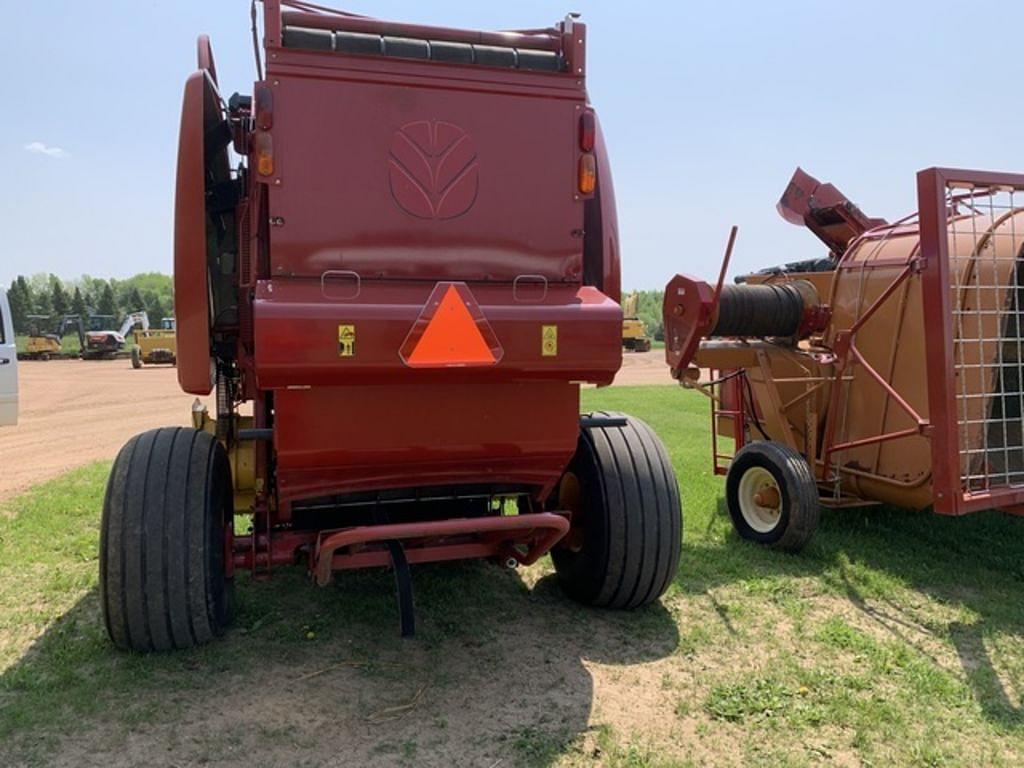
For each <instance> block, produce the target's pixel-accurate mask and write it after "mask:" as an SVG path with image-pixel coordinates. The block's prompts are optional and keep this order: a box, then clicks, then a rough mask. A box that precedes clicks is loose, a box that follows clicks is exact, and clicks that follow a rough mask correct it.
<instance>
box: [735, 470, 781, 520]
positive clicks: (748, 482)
mask: <svg viewBox="0 0 1024 768" xmlns="http://www.w3.org/2000/svg"><path fill="white" fill-rule="evenodd" d="M737 495H738V496H739V504H740V514H741V515H743V520H744V521H745V522H746V524H747V525H749V526H750V527H751V528H752V529H754V530H755V531H757V532H758V533H771V531H772V530H774V529H775V526H777V525H778V524H779V520H780V519H781V518H782V490H781V489H780V488H779V484H778V483H777V482H775V478H774V477H773V476H772V473H771V472H769V471H768V470H767V469H765V468H764V467H751V468H750V469H748V470H747V471H746V472H744V473H743V477H741V478H740V486H739V491H738V493H737ZM766 497H767V499H766ZM775 500H777V503H774V504H773V502H774V501H775Z"/></svg>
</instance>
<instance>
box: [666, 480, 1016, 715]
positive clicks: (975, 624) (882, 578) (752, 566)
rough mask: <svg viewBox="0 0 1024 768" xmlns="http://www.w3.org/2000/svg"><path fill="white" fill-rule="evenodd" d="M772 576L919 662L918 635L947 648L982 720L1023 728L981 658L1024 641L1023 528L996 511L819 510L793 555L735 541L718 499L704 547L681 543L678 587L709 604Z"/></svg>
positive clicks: (1002, 682)
mask: <svg viewBox="0 0 1024 768" xmlns="http://www.w3.org/2000/svg"><path fill="white" fill-rule="evenodd" d="M780 577H782V578H800V577H809V578H813V579H816V580H818V581H819V582H821V583H822V584H823V585H824V587H825V588H826V589H828V590H831V591H833V592H834V593H835V594H837V595H840V596H843V597H845V598H846V599H847V600H848V601H849V602H850V604H851V605H852V606H853V607H854V608H856V609H857V610H858V611H860V612H861V613H862V614H863V615H864V616H865V617H867V618H868V619H869V620H870V621H872V622H874V623H875V624H876V625H877V626H879V627H880V628H882V630H883V631H884V632H885V633H888V634H889V635H890V636H891V637H892V639H893V640H895V641H897V642H900V643H902V644H905V645H907V646H911V647H913V648H915V649H916V650H917V651H919V652H920V653H922V654H924V655H925V656H928V654H927V652H926V651H925V650H924V649H923V648H922V643H920V642H918V640H919V638H921V637H922V636H924V635H931V636H934V637H937V638H938V639H940V640H943V641H947V642H949V643H950V644H951V645H952V647H953V648H954V649H955V650H956V653H957V655H958V657H959V660H960V664H961V666H962V669H963V673H964V677H965V679H966V681H967V683H968V685H969V686H970V688H971V692H972V694H973V695H974V698H975V700H976V701H977V702H978V705H979V707H980V709H981V711H982V713H983V715H984V717H985V718H986V719H987V720H989V721H990V722H992V723H994V724H996V725H998V726H1001V727H1004V728H1011V729H1019V728H1021V727H1024V709H1022V707H1021V706H1020V705H1019V704H1014V703H1013V702H1014V700H1017V701H1020V700H1021V699H1022V698H1024V690H1018V689H1017V685H1018V681H1017V680H1015V679H1009V680H1007V679H1006V678H1007V677H1010V678H1013V677H1014V676H1012V675H1010V676H1007V675H1003V676H1002V678H1001V677H1000V675H999V674H998V673H997V671H996V667H997V665H996V663H995V661H994V660H993V658H992V656H991V653H990V651H989V650H988V649H989V648H991V647H993V644H994V642H995V641H996V640H997V639H998V638H999V637H1001V636H1005V635H1012V636H1020V635H1022V634H1024V602H1022V601H1021V599H1020V595H1021V589H1022V587H1024V520H1021V519H1019V518H1017V517H1014V516H1012V515H1005V514H1002V513H999V512H984V513H979V514H974V515H970V516H967V517H961V518H949V517H943V516H939V515H934V514H932V513H930V512H911V511H906V510H899V509H894V508H888V507H867V508H862V509H844V510H823V512H822V519H821V526H820V528H819V529H818V532H817V533H816V534H815V537H814V538H813V539H812V541H811V542H810V544H809V545H808V546H807V548H806V549H805V550H804V551H803V552H801V553H799V554H795V555H793V554H787V553H783V552H775V551H772V550H769V549H767V548H764V547H761V546H759V545H756V544H752V543H750V542H746V541H743V540H741V539H740V538H739V537H738V536H737V535H736V534H735V533H734V532H733V531H732V530H731V523H730V521H729V513H728V510H727V508H726V506H725V501H724V499H719V501H718V508H717V510H716V513H715V514H714V515H713V516H712V517H711V519H710V520H709V522H708V525H707V530H706V531H705V536H704V538H702V539H700V540H698V541H697V542H695V543H690V542H684V559H683V567H682V569H681V571H680V575H679V578H678V579H677V584H678V585H679V586H680V587H681V588H682V589H683V590H684V591H687V592H691V593H704V594H705V595H706V596H708V597H709V598H710V599H711V600H712V602H713V603H716V601H715V598H714V595H713V594H712V592H711V590H712V589H714V588H715V587H716V586H721V585H727V584H733V583H740V582H748V583H752V582H755V581H758V580H766V579H768V580H771V579H779V578H780ZM905 589H909V590H916V591H919V592H922V593H924V594H925V595H927V596H929V597H930V598H932V600H934V601H935V602H937V603H939V604H941V605H943V606H944V607H946V608H951V609H955V610H956V611H957V612H960V613H966V615H972V614H973V616H974V617H976V619H975V620H974V621H972V622H969V621H958V620H954V621H936V620H935V619H934V618H932V617H931V616H929V615H928V614H927V613H926V612H922V611H921V610H919V609H920V607H921V606H920V605H914V601H912V600H911V601H909V602H908V601H907V600H906V599H905V598H906V592H905V591H903V590H905ZM715 607H716V610H717V611H718V613H719V615H721V616H723V617H724V620H727V616H726V613H725V611H723V610H722V609H721V607H720V606H718V605H717V603H716V605H715ZM727 629H730V630H731V628H730V627H728V626H727ZM931 661H933V662H935V663H936V664H938V662H937V661H936V660H935V659H931ZM1007 686H1010V687H1011V688H1013V689H1014V690H1013V691H1012V693H1013V695H1011V692H1010V691H1009V690H1008V688H1007Z"/></svg>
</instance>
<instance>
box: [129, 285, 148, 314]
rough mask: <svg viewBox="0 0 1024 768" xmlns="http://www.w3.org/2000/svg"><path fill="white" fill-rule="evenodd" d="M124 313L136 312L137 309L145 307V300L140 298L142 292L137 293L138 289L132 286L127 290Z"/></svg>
mask: <svg viewBox="0 0 1024 768" xmlns="http://www.w3.org/2000/svg"><path fill="white" fill-rule="evenodd" d="M124 309H125V313H126V314H127V313H128V312H138V311H139V310H145V309H146V302H145V301H143V299H142V294H141V293H139V289H138V288H135V287H133V288H132V289H131V290H130V291H128V303H127V305H126V306H125V307H124Z"/></svg>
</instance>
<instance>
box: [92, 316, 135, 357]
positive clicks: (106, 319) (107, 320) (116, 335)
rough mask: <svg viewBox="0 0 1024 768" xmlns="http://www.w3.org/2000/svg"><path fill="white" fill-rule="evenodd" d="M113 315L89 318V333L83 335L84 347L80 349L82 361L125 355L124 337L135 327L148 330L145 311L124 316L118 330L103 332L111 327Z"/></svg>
mask: <svg viewBox="0 0 1024 768" xmlns="http://www.w3.org/2000/svg"><path fill="white" fill-rule="evenodd" d="M113 321H114V317H113V315H93V316H92V317H90V318H89V329H90V330H89V331H88V332H87V333H86V334H85V347H84V348H83V349H82V359H83V360H113V359H114V358H116V357H122V356H124V355H126V354H127V352H126V351H125V348H124V347H125V336H126V335H127V333H128V332H129V331H130V330H131V329H132V328H133V327H135V326H136V325H139V326H141V327H142V330H143V331H148V330H149V315H147V314H146V312H145V310H143V311H140V312H132V313H130V314H128V315H126V316H125V318H124V322H122V323H121V327H120V329H118V330H116V331H111V330H104V328H105V327H106V328H109V327H111V326H112V325H113Z"/></svg>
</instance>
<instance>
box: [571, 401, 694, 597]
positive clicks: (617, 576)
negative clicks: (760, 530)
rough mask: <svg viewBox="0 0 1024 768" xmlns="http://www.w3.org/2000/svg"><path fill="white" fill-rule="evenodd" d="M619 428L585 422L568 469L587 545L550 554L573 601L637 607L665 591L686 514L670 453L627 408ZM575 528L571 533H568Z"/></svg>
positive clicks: (674, 567) (676, 565)
mask: <svg viewBox="0 0 1024 768" xmlns="http://www.w3.org/2000/svg"><path fill="white" fill-rule="evenodd" d="M594 416H597V417H601V416H606V417H610V418H620V419H621V418H625V419H626V425H625V426H621V427H612V426H608V427H605V426H597V427H583V428H582V429H581V430H580V438H579V443H578V445H577V448H576V454H575V456H573V459H572V461H571V462H570V464H569V467H568V470H567V471H568V472H570V473H572V474H573V475H574V476H575V477H576V478H577V480H578V481H579V486H580V490H581V495H580V497H581V502H582V503H581V506H582V513H583V514H582V518H583V526H582V527H583V535H582V546H580V547H579V548H578V549H577V550H576V551H574V550H572V549H569V548H568V547H566V546H556V548H555V549H553V550H552V552H551V559H552V560H553V561H554V564H555V571H556V572H557V574H558V579H559V582H560V583H561V585H562V588H563V589H564V590H565V592H566V593H567V594H568V595H569V596H570V597H572V598H573V599H574V600H578V601H579V602H581V603H586V604H587V605H594V606H599V607H604V608H637V607H639V606H642V605H647V604H648V603H652V602H654V601H655V600H657V599H658V598H659V597H661V595H662V594H664V592H665V590H666V589H667V588H668V586H669V584H671V583H672V580H673V579H674V578H675V575H676V571H677V570H678V568H679V556H680V551H681V550H682V543H683V517H682V510H681V508H680V503H679V486H678V484H677V482H676V476H675V472H674V471H673V469H672V462H671V461H670V460H669V457H668V452H667V451H666V450H665V446H664V445H663V444H662V442H661V440H659V439H658V436H657V435H655V434H654V432H653V430H652V429H651V428H650V427H649V426H647V425H646V424H645V423H644V422H642V421H640V420H639V419H635V418H632V417H629V416H626V415H625V414H621V413H607V412H603V413H595V414H594ZM570 533H571V532H570Z"/></svg>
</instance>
